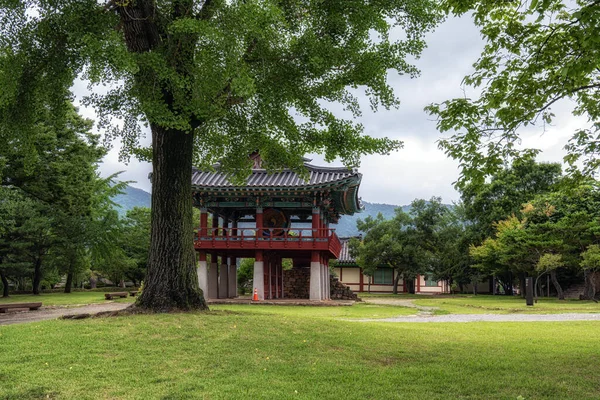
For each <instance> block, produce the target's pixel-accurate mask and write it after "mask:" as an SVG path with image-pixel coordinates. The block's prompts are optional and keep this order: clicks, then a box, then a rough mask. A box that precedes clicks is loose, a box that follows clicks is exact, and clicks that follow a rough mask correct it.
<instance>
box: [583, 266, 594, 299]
mask: <svg viewBox="0 0 600 400" xmlns="http://www.w3.org/2000/svg"><path fill="white" fill-rule="evenodd" d="M584 277H585V286H584V288H583V295H582V296H581V297H582V299H583V300H593V301H596V299H595V297H596V285H595V280H596V277H595V274H594V273H593V272H591V271H589V270H587V269H586V270H585V271H584Z"/></svg>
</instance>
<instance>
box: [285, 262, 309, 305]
mask: <svg viewBox="0 0 600 400" xmlns="http://www.w3.org/2000/svg"><path fill="white" fill-rule="evenodd" d="M309 297H310V268H292V269H288V270H286V271H283V298H284V299H308V298H309Z"/></svg>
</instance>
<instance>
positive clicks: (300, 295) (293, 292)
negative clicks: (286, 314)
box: [283, 268, 361, 301]
mask: <svg viewBox="0 0 600 400" xmlns="http://www.w3.org/2000/svg"><path fill="white" fill-rule="evenodd" d="M329 280H330V286H331V300H355V301H361V299H360V298H359V297H358V296H357V295H356V293H354V292H353V291H352V290H350V288H349V287H348V286H346V285H344V284H343V283H342V282H340V281H339V279H338V278H337V277H336V276H333V275H330V276H329ZM283 297H284V298H286V299H308V298H309V297H310V268H292V269H289V270H286V271H283Z"/></svg>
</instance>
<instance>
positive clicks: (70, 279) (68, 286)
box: [65, 269, 74, 293]
mask: <svg viewBox="0 0 600 400" xmlns="http://www.w3.org/2000/svg"><path fill="white" fill-rule="evenodd" d="M73 275H74V274H73V271H71V270H70V269H69V273H67V283H65V293H71V288H72V287H73Z"/></svg>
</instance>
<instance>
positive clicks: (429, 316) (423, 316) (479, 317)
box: [354, 298, 600, 322]
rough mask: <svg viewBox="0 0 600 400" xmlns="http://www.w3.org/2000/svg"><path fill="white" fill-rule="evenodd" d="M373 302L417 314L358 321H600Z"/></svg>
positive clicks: (587, 317)
mask: <svg viewBox="0 0 600 400" xmlns="http://www.w3.org/2000/svg"><path fill="white" fill-rule="evenodd" d="M365 302H367V303H371V304H383V305H392V306H401V307H410V308H416V309H418V310H419V312H418V313H417V315H402V316H398V317H392V318H380V319H359V320H354V321H357V322H555V321H600V313H598V314H594V313H563V314H448V315H433V311H434V310H437V309H438V307H424V306H419V305H417V304H415V303H413V300H409V299H377V298H372V299H365Z"/></svg>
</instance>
